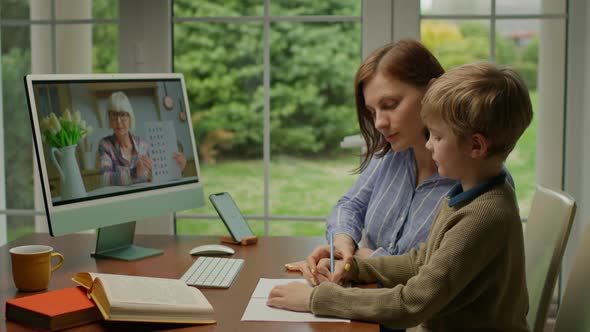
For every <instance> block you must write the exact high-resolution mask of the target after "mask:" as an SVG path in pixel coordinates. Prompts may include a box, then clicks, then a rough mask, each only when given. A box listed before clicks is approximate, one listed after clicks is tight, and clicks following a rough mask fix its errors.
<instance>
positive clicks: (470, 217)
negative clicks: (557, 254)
mask: <svg viewBox="0 0 590 332" xmlns="http://www.w3.org/2000/svg"><path fill="white" fill-rule="evenodd" d="M448 202H449V199H448V198H445V199H444V200H443V201H442V203H441V207H440V210H439V212H438V215H437V217H436V218H435V220H434V222H433V225H432V229H431V230H430V234H429V236H428V238H427V240H426V242H425V243H422V244H421V246H420V247H419V249H418V250H414V249H413V250H412V251H410V252H408V253H407V254H404V255H400V256H382V257H371V258H355V259H354V262H353V264H352V268H351V270H350V271H349V272H348V274H347V280H349V281H353V282H356V283H374V282H379V283H381V284H382V285H383V287H384V288H378V289H367V288H362V289H361V288H343V287H341V286H339V285H337V284H334V283H322V284H320V285H319V286H317V287H315V288H314V290H313V292H312V295H311V299H310V308H311V311H312V312H313V313H314V314H316V315H325V316H336V317H345V318H351V319H358V320H366V321H373V322H379V323H381V324H383V325H385V326H388V327H398V328H405V327H415V326H417V327H416V328H415V330H416V331H430V330H432V331H458V330H480V329H482V330H486V331H528V328H527V322H526V314H527V310H528V294H527V290H526V279H525V271H524V266H525V262H524V244H523V234H522V226H521V222H520V216H519V212H518V205H517V203H516V197H515V194H514V191H513V189H512V188H511V186H510V185H508V184H506V183H503V184H499V185H496V186H494V187H492V188H491V189H490V190H489V191H487V192H485V193H483V194H481V195H480V196H478V197H476V198H474V199H473V200H471V201H466V202H462V203H459V204H458V205H456V206H454V207H449V205H448Z"/></svg>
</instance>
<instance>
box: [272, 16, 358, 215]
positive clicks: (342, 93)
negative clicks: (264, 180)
mask: <svg viewBox="0 0 590 332" xmlns="http://www.w3.org/2000/svg"><path fill="white" fill-rule="evenodd" d="M270 37H271V75H272V77H271V159H272V161H271V181H270V187H271V189H270V190H271V194H270V199H271V214H273V215H306V216H327V215H328V214H329V213H330V211H331V209H332V207H333V206H334V204H335V203H336V201H337V200H338V198H339V197H340V196H341V195H343V194H344V193H345V192H346V190H347V189H348V187H349V186H350V185H351V184H352V182H353V181H354V179H355V178H356V177H355V176H350V175H349V174H350V171H351V170H353V169H354V168H355V167H357V166H358V162H359V159H358V154H359V151H360V149H359V150H355V151H354V152H351V150H345V151H343V150H342V149H341V148H340V141H341V140H342V139H343V138H344V137H345V136H348V135H353V134H357V133H358V132H359V129H358V124H357V120H356V113H355V106H354V105H355V104H354V74H355V71H356V69H357V67H358V66H359V64H360V47H359V45H360V24H358V23H299V22H295V23H294V22H281V23H275V24H273V25H272V26H271V36H270Z"/></svg>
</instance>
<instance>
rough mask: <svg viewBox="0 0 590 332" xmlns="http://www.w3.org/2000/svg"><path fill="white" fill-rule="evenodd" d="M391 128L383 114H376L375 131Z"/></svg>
mask: <svg viewBox="0 0 590 332" xmlns="http://www.w3.org/2000/svg"><path fill="white" fill-rule="evenodd" d="M387 127H389V121H387V117H386V116H385V114H384V113H383V112H379V111H377V112H375V129H377V130H380V129H385V128H387Z"/></svg>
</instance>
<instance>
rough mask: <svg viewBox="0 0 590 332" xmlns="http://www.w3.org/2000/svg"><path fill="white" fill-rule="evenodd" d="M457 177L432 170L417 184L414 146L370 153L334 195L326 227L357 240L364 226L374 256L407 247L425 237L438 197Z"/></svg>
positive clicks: (418, 242) (388, 253)
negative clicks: (358, 172) (340, 192)
mask: <svg viewBox="0 0 590 332" xmlns="http://www.w3.org/2000/svg"><path fill="white" fill-rule="evenodd" d="M456 183H457V181H455V180H450V179H446V178H443V177H441V176H440V175H438V173H436V174H433V175H432V176H430V177H429V178H428V179H426V180H425V181H424V182H422V183H420V184H419V185H418V186H416V158H415V157H414V151H413V150H412V149H408V150H406V151H402V152H393V151H391V152H389V153H388V154H387V155H385V156H384V157H383V158H373V159H372V160H371V162H370V163H369V165H368V166H367V168H366V169H365V170H364V171H363V172H362V174H361V175H360V176H359V178H358V180H357V181H356V183H355V184H354V185H353V186H352V188H350V189H349V190H348V192H347V193H346V194H345V195H344V196H343V197H342V198H341V199H340V200H339V201H338V204H336V206H335V207H334V209H333V210H332V213H331V214H330V216H329V217H328V221H327V232H330V231H333V232H334V234H339V233H344V234H347V235H349V236H350V237H351V238H352V239H353V240H354V241H355V242H356V243H357V244H358V243H359V242H360V240H361V237H362V232H363V230H364V231H365V232H366V240H367V246H368V247H369V248H370V249H373V250H375V251H374V253H373V256H383V255H399V254H403V253H406V252H408V251H410V249H412V248H417V247H418V245H419V244H420V243H421V242H424V241H425V240H426V238H427V237H428V233H429V232H430V226H431V224H432V221H433V220H434V217H435V216H436V213H437V211H438V206H439V203H440V202H441V201H442V199H443V198H444V197H445V196H446V195H447V194H448V193H449V191H450V189H451V188H452V187H453V186H454V185H455V184H456Z"/></svg>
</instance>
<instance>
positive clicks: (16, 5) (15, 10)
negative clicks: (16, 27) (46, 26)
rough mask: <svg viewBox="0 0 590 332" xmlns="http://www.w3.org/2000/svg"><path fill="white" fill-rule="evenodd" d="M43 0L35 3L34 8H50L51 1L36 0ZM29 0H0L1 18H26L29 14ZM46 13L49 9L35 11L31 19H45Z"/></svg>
mask: <svg viewBox="0 0 590 332" xmlns="http://www.w3.org/2000/svg"><path fill="white" fill-rule="evenodd" d="M37 2H43V3H42V4H38V5H37V4H35V6H36V8H39V7H46V8H51V7H50V6H51V1H37ZM29 3H30V0H0V18H2V19H11V20H16V19H21V20H28V19H29V16H30V8H29V6H30V4H29ZM42 12H43V13H42ZM47 13H51V11H50V10H48V11H36V12H35V14H36V15H33V17H31V19H44V18H45V19H46V18H49V17H48V15H47Z"/></svg>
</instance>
